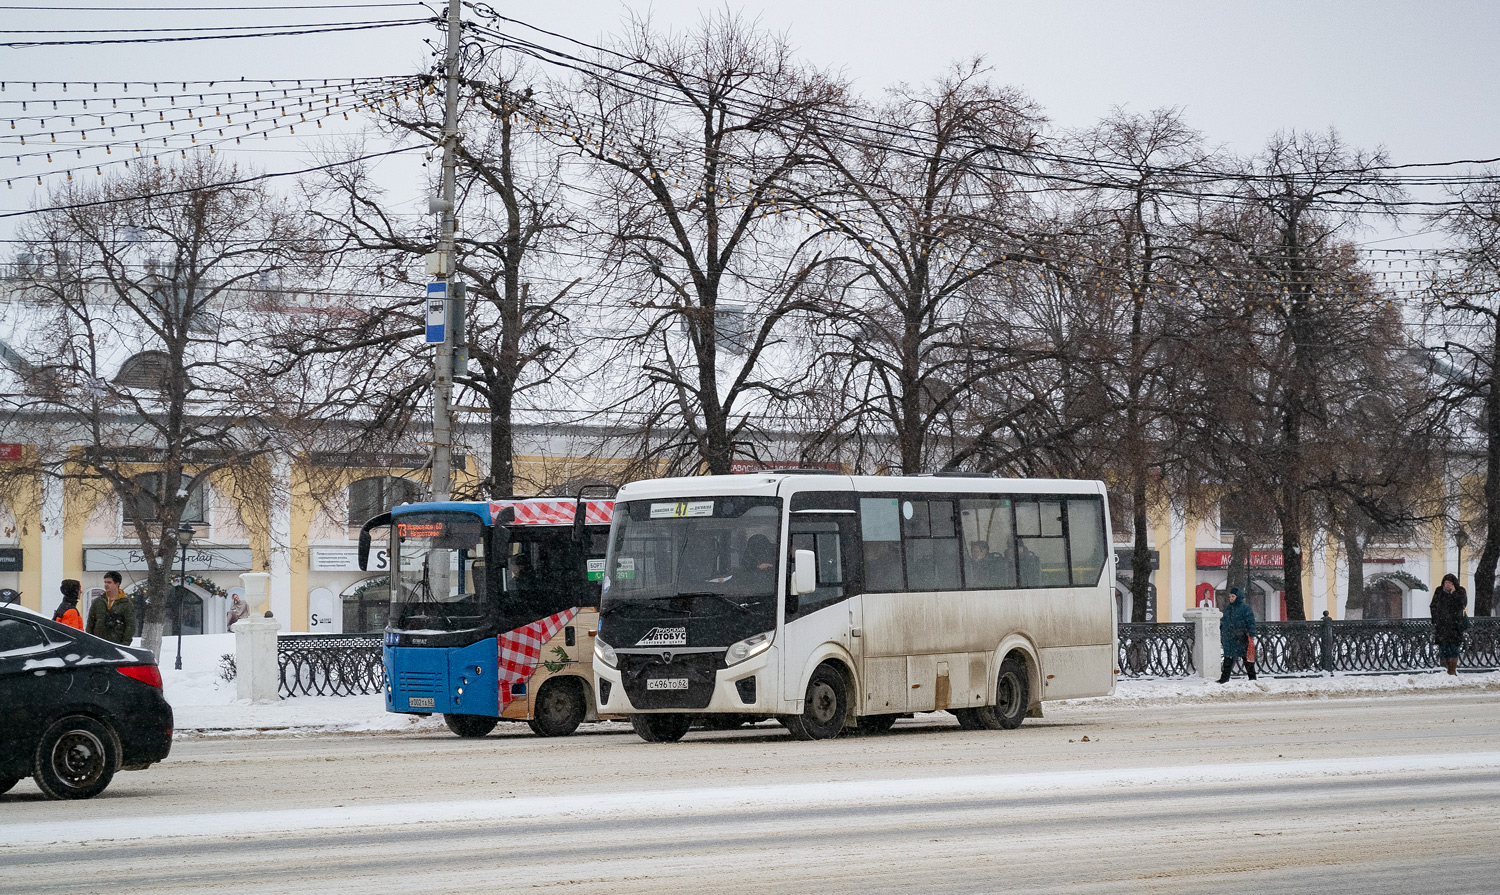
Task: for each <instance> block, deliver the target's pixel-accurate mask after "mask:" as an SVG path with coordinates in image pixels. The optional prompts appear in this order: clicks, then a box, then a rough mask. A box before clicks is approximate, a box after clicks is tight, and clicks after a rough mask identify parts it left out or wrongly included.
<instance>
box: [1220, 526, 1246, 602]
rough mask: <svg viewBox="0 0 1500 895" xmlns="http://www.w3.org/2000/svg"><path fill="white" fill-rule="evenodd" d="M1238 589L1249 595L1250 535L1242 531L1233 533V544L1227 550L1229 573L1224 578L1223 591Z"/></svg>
mask: <svg viewBox="0 0 1500 895" xmlns="http://www.w3.org/2000/svg"><path fill="white" fill-rule="evenodd" d="M1231 587H1237V588H1239V589H1240V593H1242V594H1245V595H1246V596H1247V597H1248V596H1249V593H1250V535H1248V534H1246V533H1245V532H1243V531H1236V532H1235V533H1234V544H1233V546H1231V547H1230V548H1229V573H1228V575H1227V576H1225V581H1224V589H1225V590H1228V589H1229V588H1231Z"/></svg>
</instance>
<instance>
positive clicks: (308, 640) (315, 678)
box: [276, 618, 1500, 697]
mask: <svg viewBox="0 0 1500 895" xmlns="http://www.w3.org/2000/svg"><path fill="white" fill-rule="evenodd" d="M1255 630H1256V653H1257V655H1256V662H1257V666H1258V669H1259V670H1260V671H1261V672H1262V673H1265V674H1317V673H1319V672H1329V671H1366V672H1380V671H1387V672H1396V671H1423V670H1428V669H1434V668H1437V667H1439V665H1440V663H1439V661H1438V654H1437V645H1436V644H1435V643H1433V640H1432V622H1430V621H1427V620H1426V619H1377V620H1370V621H1332V620H1330V619H1324V620H1322V621H1311V622H1262V623H1260V624H1257V625H1256V626H1255ZM1194 636H1195V635H1194V626H1193V625H1192V624H1189V623H1187V622H1161V623H1153V622H1148V623H1146V624H1131V623H1126V624H1122V625H1120V651H1119V656H1118V657H1117V660H1118V662H1119V669H1120V675H1121V676H1122V677H1168V678H1170V677H1188V676H1189V675H1192V674H1194V673H1196V672H1197V670H1198V669H1197V668H1196V667H1194V664H1193V638H1194ZM276 659H277V664H278V665H279V666H280V670H281V695H282V696H284V697H285V696H353V695H356V694H361V693H379V692H381V691H382V690H383V689H384V688H385V668H384V666H383V665H382V664H381V637H380V635H378V634H296V635H290V636H283V637H279V638H277V641H276ZM1458 665H1459V667H1460V668H1465V669H1469V670H1479V669H1494V668H1500V618H1476V619H1472V620H1471V624H1470V626H1469V631H1468V634H1467V635H1466V636H1465V637H1464V646H1463V652H1462V653H1461V654H1460V656H1459V660H1458Z"/></svg>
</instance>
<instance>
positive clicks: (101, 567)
mask: <svg viewBox="0 0 1500 895" xmlns="http://www.w3.org/2000/svg"><path fill="white" fill-rule="evenodd" d="M253 561H254V557H253V556H252V555H251V553H250V548H248V547H189V548H188V552H187V570H188V574H192V573H194V572H248V571H250V569H251V563H252V562H253ZM181 563H182V551H180V550H179V551H177V552H175V553H173V555H172V569H173V571H174V572H175V571H176V570H177V569H178V568H179V567H180V565H181ZM147 568H148V566H147V565H146V554H145V553H143V552H141V550H140V549H138V548H137V549H132V548H129V547H96V548H92V549H86V550H84V551H83V570H84V571H85V572H108V571H111V570H115V571H120V572H144V571H145V570H146V569H147Z"/></svg>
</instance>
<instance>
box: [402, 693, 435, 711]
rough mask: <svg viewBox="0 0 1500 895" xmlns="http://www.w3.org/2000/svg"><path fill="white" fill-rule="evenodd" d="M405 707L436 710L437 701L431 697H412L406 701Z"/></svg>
mask: <svg viewBox="0 0 1500 895" xmlns="http://www.w3.org/2000/svg"><path fill="white" fill-rule="evenodd" d="M406 707H407V708H409V709H431V708H436V707H437V700H435V699H433V698H432V697H431V696H413V697H411V698H410V699H408V700H406Z"/></svg>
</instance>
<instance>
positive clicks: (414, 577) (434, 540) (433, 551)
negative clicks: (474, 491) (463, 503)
mask: <svg viewBox="0 0 1500 895" xmlns="http://www.w3.org/2000/svg"><path fill="white" fill-rule="evenodd" d="M391 534H392V542H393V543H392V546H393V547H394V553H395V555H396V559H397V565H396V579H395V586H394V587H392V588H391V619H392V624H393V626H394V627H396V628H398V629H408V628H410V627H411V625H413V624H415V625H417V626H418V627H436V628H451V627H452V625H453V624H455V623H461V622H460V621H459V620H460V619H461V618H473V617H480V616H483V615H485V611H486V607H485V605H484V602H483V589H484V546H485V537H484V523H483V522H482V521H481V520H480V519H479V517H478V516H475V515H473V514H472V513H454V512H428V513H407V514H405V515H402V516H398V517H396V518H395V519H394V520H392V522H391ZM424 607H425V608H424ZM440 621H441V622H444V623H439V622H440Z"/></svg>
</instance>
